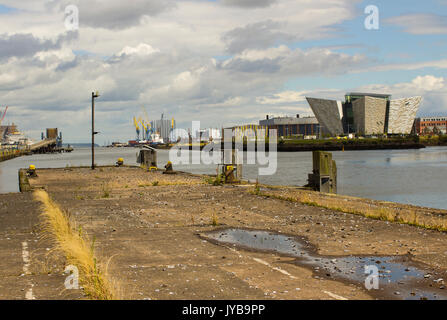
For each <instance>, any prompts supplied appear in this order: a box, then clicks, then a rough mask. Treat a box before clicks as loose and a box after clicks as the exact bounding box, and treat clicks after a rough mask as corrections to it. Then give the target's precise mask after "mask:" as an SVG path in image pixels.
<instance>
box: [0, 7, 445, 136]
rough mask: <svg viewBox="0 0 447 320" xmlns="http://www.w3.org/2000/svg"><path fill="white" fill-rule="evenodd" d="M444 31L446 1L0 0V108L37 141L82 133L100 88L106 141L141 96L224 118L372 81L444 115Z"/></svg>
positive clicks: (169, 113) (242, 118) (182, 121)
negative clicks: (50, 132) (53, 131)
mask: <svg viewBox="0 0 447 320" xmlns="http://www.w3.org/2000/svg"><path fill="white" fill-rule="evenodd" d="M71 5H75V6H76V7H77V8H78V10H79V28H78V29H76V28H73V26H74V25H73V23H72V22H73V21H74V20H73V19H72V17H73V11H72V10H67V11H66V9H67V6H71ZM368 5H375V6H377V8H378V9H379V29H378V30H368V29H367V28H366V27H365V19H368V15H369V14H365V8H366V7H367V6H368ZM70 8H72V7H68V9H70ZM367 21H369V22H370V21H371V20H367ZM67 22H68V23H67ZM67 27H68V28H67ZM73 29H75V30H73ZM446 36H447V0H425V1H419V0H393V1H389V0H388V1H385V0H382V1H373V0H371V1H360V0H358V1H356V0H215V1H206V0H163V1H161V0H146V1H143V0H133V1H132V0H130V1H127V2H124V1H119V0H68V1H65V0H20V1H17V0H7V1H1V0H0V106H1V107H0V109H3V108H4V106H6V105H8V106H9V107H10V109H9V111H8V114H7V116H6V122H7V123H8V122H15V123H16V124H18V125H19V127H20V129H22V130H23V131H24V132H26V133H27V134H28V135H30V136H31V137H33V138H39V136H40V132H41V131H42V129H44V128H46V127H58V128H60V129H61V130H62V131H63V133H64V138H65V141H67V142H88V141H89V139H90V136H89V134H90V131H89V128H90V127H89V126H90V123H89V121H90V99H91V92H92V91H96V90H99V91H100V93H101V97H100V99H98V101H97V113H96V116H97V128H98V131H100V132H101V135H100V136H99V137H98V138H99V142H100V143H101V144H102V143H104V142H108V141H115V140H121V141H126V140H128V139H132V138H134V137H135V133H134V128H133V124H132V117H133V116H134V115H136V116H144V114H143V111H142V106H144V107H145V108H146V110H147V113H148V114H149V117H150V118H151V120H152V119H158V118H160V115H161V113H164V114H165V116H166V117H168V118H171V117H175V118H176V120H177V123H178V125H179V127H190V126H191V121H193V120H199V121H201V123H202V127H211V126H212V127H221V126H228V125H233V124H241V123H256V122H257V121H258V120H259V119H261V118H264V117H265V115H266V114H270V115H294V114H297V113H299V114H302V115H311V114H312V112H311V110H310V108H309V107H308V105H307V103H306V101H305V96H311V97H327V98H334V99H340V100H341V99H343V96H344V93H345V92H347V91H367V92H385V93H390V94H393V97H395V98H399V97H404V96H411V95H422V96H423V97H424V102H423V105H422V106H421V109H420V112H419V115H422V116H424V115H437V114H442V115H447V72H446V71H447V37H446Z"/></svg>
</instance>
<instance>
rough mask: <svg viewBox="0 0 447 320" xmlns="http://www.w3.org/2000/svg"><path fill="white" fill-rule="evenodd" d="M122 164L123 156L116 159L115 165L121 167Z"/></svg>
mask: <svg viewBox="0 0 447 320" xmlns="http://www.w3.org/2000/svg"><path fill="white" fill-rule="evenodd" d="M123 165H124V159H123V158H118V161H117V162H116V166H117V167H121V166H123Z"/></svg>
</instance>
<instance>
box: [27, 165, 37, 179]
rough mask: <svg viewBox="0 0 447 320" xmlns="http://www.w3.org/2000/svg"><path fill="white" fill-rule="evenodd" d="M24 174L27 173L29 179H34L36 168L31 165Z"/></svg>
mask: <svg viewBox="0 0 447 320" xmlns="http://www.w3.org/2000/svg"><path fill="white" fill-rule="evenodd" d="M26 173H27V175H28V177H31V178H35V177H37V174H36V166H35V165H33V164H31V165H30V166H29V168H28V170H27V171H26Z"/></svg>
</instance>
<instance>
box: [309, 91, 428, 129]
mask: <svg viewBox="0 0 447 320" xmlns="http://www.w3.org/2000/svg"><path fill="white" fill-rule="evenodd" d="M306 99H307V101H308V103H309V105H310V107H311V109H312V111H313V112H314V114H315V117H316V118H317V120H318V122H319V124H320V130H321V133H322V134H323V135H330V136H339V135H348V134H351V133H355V134H358V135H363V136H372V135H381V134H389V135H392V134H410V133H411V131H412V128H413V124H414V121H415V117H416V113H417V111H418V110H419V106H420V104H421V101H422V97H412V98H404V99H397V100H393V99H391V95H389V94H373V93H347V94H346V95H345V101H344V102H342V101H336V100H327V99H317V98H308V97H307V98H306Z"/></svg>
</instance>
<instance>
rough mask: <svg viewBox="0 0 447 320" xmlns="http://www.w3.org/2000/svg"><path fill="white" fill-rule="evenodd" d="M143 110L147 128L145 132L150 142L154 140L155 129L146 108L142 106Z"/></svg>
mask: <svg viewBox="0 0 447 320" xmlns="http://www.w3.org/2000/svg"><path fill="white" fill-rule="evenodd" d="M141 109H142V110H143V113H144V116H145V117H146V127H145V131H146V139H147V140H148V141H149V140H151V139H152V134H153V133H154V132H153V128H152V125H151V122H150V121H149V116H148V114H147V111H146V108H145V107H144V106H141Z"/></svg>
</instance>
